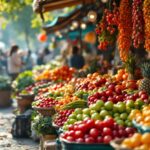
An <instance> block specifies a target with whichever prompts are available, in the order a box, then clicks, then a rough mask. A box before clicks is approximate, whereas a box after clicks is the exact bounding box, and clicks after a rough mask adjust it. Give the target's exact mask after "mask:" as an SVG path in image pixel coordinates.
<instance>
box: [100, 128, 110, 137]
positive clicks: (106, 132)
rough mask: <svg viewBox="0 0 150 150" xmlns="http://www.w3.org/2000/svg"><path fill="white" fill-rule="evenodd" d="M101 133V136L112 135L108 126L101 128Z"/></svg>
mask: <svg viewBox="0 0 150 150" xmlns="http://www.w3.org/2000/svg"><path fill="white" fill-rule="evenodd" d="M102 134H103V136H105V135H112V130H111V129H110V128H107V127H105V128H103V133H102Z"/></svg>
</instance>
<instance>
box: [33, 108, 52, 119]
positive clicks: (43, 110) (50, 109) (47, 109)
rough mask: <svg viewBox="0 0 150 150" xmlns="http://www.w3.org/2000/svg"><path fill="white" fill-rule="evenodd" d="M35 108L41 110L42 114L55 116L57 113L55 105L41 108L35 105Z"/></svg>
mask: <svg viewBox="0 0 150 150" xmlns="http://www.w3.org/2000/svg"><path fill="white" fill-rule="evenodd" d="M33 109H34V110H36V111H37V112H39V113H40V114H41V115H42V116H50V117H51V116H53V115H54V114H55V109H54V107H50V108H39V107H33Z"/></svg>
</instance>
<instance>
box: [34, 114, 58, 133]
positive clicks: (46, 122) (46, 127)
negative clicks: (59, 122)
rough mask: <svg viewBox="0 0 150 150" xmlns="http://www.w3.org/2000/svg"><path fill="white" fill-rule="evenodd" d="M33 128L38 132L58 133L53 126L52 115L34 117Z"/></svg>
mask: <svg viewBox="0 0 150 150" xmlns="http://www.w3.org/2000/svg"><path fill="white" fill-rule="evenodd" d="M32 128H33V129H34V130H35V131H36V132H37V134H42V135H48V134H56V131H55V128H54V127H53V126H52V118H51V117H42V116H37V117H36V118H34V121H33V124H32Z"/></svg>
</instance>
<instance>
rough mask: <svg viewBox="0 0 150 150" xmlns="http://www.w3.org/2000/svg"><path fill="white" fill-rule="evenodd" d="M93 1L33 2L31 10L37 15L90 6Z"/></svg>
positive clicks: (42, 0) (38, 0) (35, 0)
mask: <svg viewBox="0 0 150 150" xmlns="http://www.w3.org/2000/svg"><path fill="white" fill-rule="evenodd" d="M95 1H96V0H34V2H33V9H34V11H35V12H37V13H44V12H47V11H53V10H57V9H62V8H65V7H71V6H75V5H80V4H81V5H82V4H83V5H86V4H92V3H94V2H95Z"/></svg>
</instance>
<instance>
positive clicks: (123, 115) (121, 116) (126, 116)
mask: <svg viewBox="0 0 150 150" xmlns="http://www.w3.org/2000/svg"><path fill="white" fill-rule="evenodd" d="M120 118H121V119H122V120H126V119H127V118H128V114H127V113H122V114H121V115H120Z"/></svg>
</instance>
